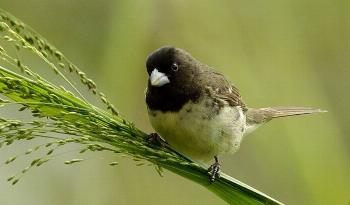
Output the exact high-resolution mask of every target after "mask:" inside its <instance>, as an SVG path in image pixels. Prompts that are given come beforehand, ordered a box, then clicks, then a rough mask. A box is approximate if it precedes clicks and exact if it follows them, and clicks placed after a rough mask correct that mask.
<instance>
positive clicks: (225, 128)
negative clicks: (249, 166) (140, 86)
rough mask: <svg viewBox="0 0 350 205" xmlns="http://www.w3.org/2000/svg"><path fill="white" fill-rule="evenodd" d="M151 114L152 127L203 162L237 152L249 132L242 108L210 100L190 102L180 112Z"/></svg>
mask: <svg viewBox="0 0 350 205" xmlns="http://www.w3.org/2000/svg"><path fill="white" fill-rule="evenodd" d="M148 111H149V118H150V121H151V124H152V126H153V127H154V129H155V130H156V131H157V132H158V134H160V135H161V136H162V138H164V139H165V140H166V141H167V142H168V143H169V144H170V146H172V147H173V148H174V149H176V150H177V151H179V152H180V153H182V154H185V155H186V156H188V157H190V158H192V159H193V160H197V161H201V162H206V161H208V160H210V159H212V157H213V156H217V155H220V154H224V153H232V152H235V151H237V150H238V148H239V145H240V142H241V140H242V136H243V133H244V131H245V129H246V127H245V126H246V119H245V115H244V114H243V111H242V108H241V107H240V106H234V107H232V106H230V105H228V104H225V105H219V104H218V103H216V102H215V101H214V100H212V99H210V98H207V97H206V98H202V99H200V100H198V101H197V102H192V101H188V102H187V103H186V104H185V105H183V106H182V108H181V109H180V110H179V111H177V112H162V111H159V110H158V111H157V110H150V109H149V110H148Z"/></svg>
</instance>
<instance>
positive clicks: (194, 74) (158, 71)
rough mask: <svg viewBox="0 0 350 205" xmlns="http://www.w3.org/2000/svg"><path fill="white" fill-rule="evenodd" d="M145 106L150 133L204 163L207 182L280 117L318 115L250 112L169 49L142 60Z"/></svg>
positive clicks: (230, 91)
mask: <svg viewBox="0 0 350 205" xmlns="http://www.w3.org/2000/svg"><path fill="white" fill-rule="evenodd" d="M146 68H147V73H148V76H149V77H148V85H147V89H146V104H147V112H148V116H149V120H150V123H151V125H152V127H153V128H154V130H155V131H156V133H152V134H151V135H150V136H151V137H152V139H158V140H159V139H160V140H164V141H165V142H166V143H167V144H168V145H169V146H170V147H171V148H173V149H174V150H175V151H177V152H179V153H181V154H183V155H185V156H186V157H188V158H190V159H191V160H193V161H196V162H199V163H203V164H208V162H209V161H211V160H214V163H213V164H212V165H210V166H209V168H208V174H209V178H210V181H212V182H213V181H214V180H215V179H216V178H219V177H220V171H221V165H220V163H219V159H218V157H219V156H221V155H224V154H233V153H235V152H236V151H237V150H238V149H239V148H240V145H241V142H242V139H243V138H244V137H245V136H246V135H248V134H249V133H251V132H253V131H254V130H255V129H257V128H258V127H260V126H261V125H263V124H265V123H266V122H268V121H270V120H272V119H274V118H280V117H287V116H295V115H303V114H312V113H319V112H324V111H323V110H321V109H314V108H307V107H266V108H250V107H248V106H247V105H246V104H245V103H244V102H243V100H242V97H241V95H240V93H239V91H238V89H237V88H236V87H235V86H234V85H233V84H232V83H231V82H230V81H229V80H228V79H227V78H226V77H225V76H224V75H223V74H221V73H220V72H218V71H216V70H214V69H213V68H212V67H210V66H208V65H206V64H203V63H201V62H200V61H199V60H197V59H195V58H194V57H192V56H191V54H189V53H188V52H186V51H185V50H183V49H181V48H176V47H173V46H164V47H161V48H158V49H157V50H155V51H153V52H152V53H151V54H149V55H148V57H147V60H146Z"/></svg>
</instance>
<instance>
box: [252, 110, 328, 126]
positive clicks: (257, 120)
mask: <svg viewBox="0 0 350 205" xmlns="http://www.w3.org/2000/svg"><path fill="white" fill-rule="evenodd" d="M320 112H327V111H325V110H321V109H315V108H307V107H268V108H258V109H256V108H248V110H247V112H246V117H247V124H251V125H252V124H262V123H264V122H267V121H270V120H272V119H273V118H278V117H287V116H294V115H305V114H312V113H320Z"/></svg>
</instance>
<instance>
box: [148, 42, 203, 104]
mask: <svg viewBox="0 0 350 205" xmlns="http://www.w3.org/2000/svg"><path fill="white" fill-rule="evenodd" d="M146 67H147V73H148V75H149V79H148V93H147V97H146V101H147V104H148V106H149V107H152V106H153V105H155V107H157V108H158V107H159V106H163V107H164V106H165V107H167V108H164V109H162V110H166V109H175V108H176V109H178V108H179V107H180V108H181V106H182V104H183V103H184V102H185V101H186V102H187V101H188V100H190V99H191V100H193V99H194V98H195V97H198V95H199V93H198V86H197V84H196V82H195V77H196V75H197V74H198V72H199V69H200V68H199V62H198V61H197V60H195V59H194V58H193V57H192V56H191V55H190V54H189V53H187V52H186V51H184V50H182V49H179V48H174V47H170V46H167V47H162V48H159V49H157V50H156V51H154V52H153V53H151V54H150V55H149V56H148V58H147V62H146ZM170 101H177V103H176V105H174V102H170ZM160 104H162V105H160ZM180 105H181V106H180ZM169 106H170V107H171V108H169Z"/></svg>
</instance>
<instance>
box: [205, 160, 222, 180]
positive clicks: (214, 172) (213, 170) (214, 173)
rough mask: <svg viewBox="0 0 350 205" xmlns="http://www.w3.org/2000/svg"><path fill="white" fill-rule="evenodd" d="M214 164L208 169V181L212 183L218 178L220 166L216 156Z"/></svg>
mask: <svg viewBox="0 0 350 205" xmlns="http://www.w3.org/2000/svg"><path fill="white" fill-rule="evenodd" d="M214 159H215V162H214V164H212V165H211V166H210V167H209V169H208V174H209V177H210V178H209V179H210V181H211V182H214V181H215V179H216V178H220V171H221V168H220V164H219V160H218V157H217V156H214Z"/></svg>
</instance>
